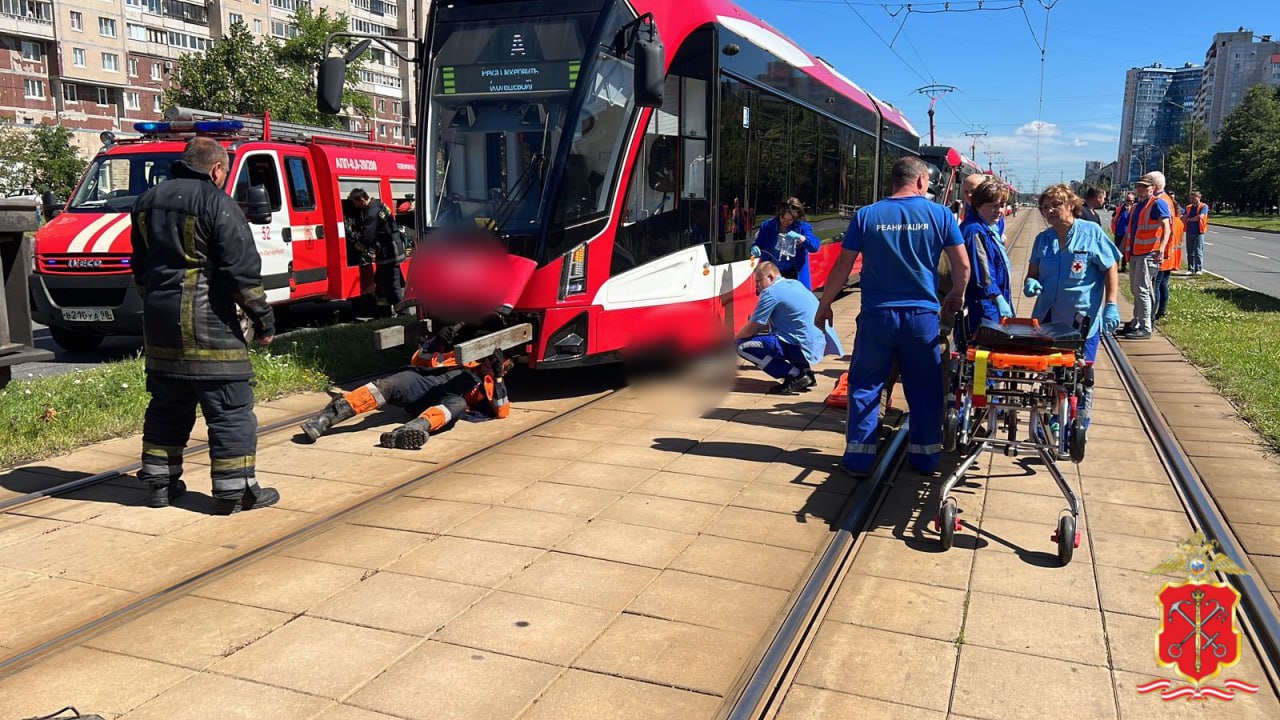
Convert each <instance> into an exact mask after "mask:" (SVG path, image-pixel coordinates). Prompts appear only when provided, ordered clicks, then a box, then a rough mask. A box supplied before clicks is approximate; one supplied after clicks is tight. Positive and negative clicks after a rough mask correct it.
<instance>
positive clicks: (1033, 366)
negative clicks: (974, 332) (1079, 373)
mask: <svg viewBox="0 0 1280 720" xmlns="http://www.w3.org/2000/svg"><path fill="white" fill-rule="evenodd" d="M982 353H985V354H986V355H987V358H988V359H987V362H989V363H990V365H991V367H993V368H995V369H996V370H1032V371H1035V372H1044V371H1045V370H1048V369H1049V368H1051V367H1074V366H1075V364H1076V354H1075V353H1074V352H1069V351H1068V352H1052V353H1045V354H1025V353H1013V352H991V351H989V350H975V349H974V348H969V352H968V354H967V356H968V359H969V361H970V362H975V361H976V358H977V355H978V354H982ZM974 375H975V378H976V376H977V369H976V368H975V369H974ZM984 375H985V369H984ZM974 384H975V385H976V384H977V380H976V379H975V380H974Z"/></svg>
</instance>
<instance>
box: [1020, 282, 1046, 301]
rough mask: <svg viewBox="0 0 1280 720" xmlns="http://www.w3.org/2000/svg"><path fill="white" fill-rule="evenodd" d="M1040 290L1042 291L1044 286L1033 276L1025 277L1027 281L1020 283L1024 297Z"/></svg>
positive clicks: (1035, 293)
mask: <svg viewBox="0 0 1280 720" xmlns="http://www.w3.org/2000/svg"><path fill="white" fill-rule="evenodd" d="M1042 292H1044V286H1043V285H1041V284H1040V281H1039V280H1037V279H1035V278H1027V281H1026V282H1025V283H1023V284H1022V294H1023V296H1025V297H1035V296H1037V295H1039V294H1040V293H1042Z"/></svg>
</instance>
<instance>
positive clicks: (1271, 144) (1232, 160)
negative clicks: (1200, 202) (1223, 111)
mask: <svg viewBox="0 0 1280 720" xmlns="http://www.w3.org/2000/svg"><path fill="white" fill-rule="evenodd" d="M1206 165H1207V167H1206V168H1205V176H1204V188H1205V190H1206V191H1207V192H1208V193H1209V196H1210V197H1212V198H1214V199H1215V200H1218V201H1224V202H1229V203H1232V204H1233V205H1235V206H1236V207H1237V209H1239V210H1241V211H1246V212H1248V211H1253V210H1259V209H1263V208H1266V207H1269V206H1270V205H1272V204H1273V203H1274V201H1275V198H1276V195H1277V193H1278V192H1280V97H1277V91H1275V90H1272V89H1271V88H1269V87H1267V86H1265V85H1256V86H1254V87H1253V88H1251V89H1250V90H1249V92H1248V93H1246V94H1245V97H1244V101H1243V102H1241V103H1240V106H1239V107H1237V108H1236V109H1235V110H1233V111H1232V112H1231V114H1230V115H1227V117H1226V118H1225V119H1224V120H1223V123H1222V133H1221V135H1220V136H1219V138H1218V142H1216V143H1214V145H1213V147H1212V148H1210V149H1209V154H1208V157H1207V162H1206ZM1197 169H1198V168H1197Z"/></svg>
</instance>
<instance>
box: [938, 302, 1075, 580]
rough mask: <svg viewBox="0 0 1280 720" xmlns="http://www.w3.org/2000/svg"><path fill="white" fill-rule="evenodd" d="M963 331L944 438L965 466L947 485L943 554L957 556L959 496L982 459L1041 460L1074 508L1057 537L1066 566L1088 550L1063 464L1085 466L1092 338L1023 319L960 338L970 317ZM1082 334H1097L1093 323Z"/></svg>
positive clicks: (941, 517)
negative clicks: (1079, 550) (999, 455)
mask: <svg viewBox="0 0 1280 720" xmlns="http://www.w3.org/2000/svg"><path fill="white" fill-rule="evenodd" d="M955 327H956V328H957V330H956V332H954V333H953V337H954V338H955V340H953V342H952V343H951V351H950V357H949V359H948V364H947V374H948V383H947V385H948V387H947V402H946V410H945V413H944V416H943V433H942V438H943V446H944V448H945V449H947V450H949V451H950V450H956V449H959V450H960V451H961V452H962V454H963V455H964V459H963V460H962V461H961V463H960V465H959V466H958V467H957V468H956V469H955V471H954V472H952V473H951V474H950V475H949V476H948V477H947V480H946V482H945V483H944V484H943V486H942V494H941V497H940V499H939V506H938V514H937V516H936V518H935V520H934V523H935V527H936V529H937V530H938V532H939V533H940V535H941V538H942V547H943V549H944V550H947V549H950V548H951V546H952V544H953V543H954V542H955V534H956V532H957V531H959V530H960V529H961V528H960V523H959V520H958V519H957V512H958V510H959V508H958V506H957V503H956V499H955V498H954V497H952V495H951V491H952V490H953V489H954V488H955V486H956V484H957V483H958V482H960V480H961V479H962V478H963V477H964V474H965V472H966V471H968V469H969V467H970V466H972V465H973V463H974V462H975V461H976V460H977V459H978V457H979V456H980V455H982V453H984V452H1003V453H1004V454H1005V455H1008V456H1010V457H1016V456H1017V455H1019V454H1023V453H1026V454H1034V455H1036V456H1038V457H1039V458H1040V460H1041V462H1043V463H1044V466H1045V468H1046V469H1047V470H1048V471H1049V474H1050V475H1051V476H1052V477H1053V480H1054V482H1056V483H1057V485H1058V489H1059V490H1061V491H1062V496H1063V498H1064V499H1065V500H1066V503H1067V507H1066V508H1065V509H1064V510H1062V512H1061V513H1059V517H1058V525H1057V529H1056V531H1055V532H1054V534H1053V536H1052V537H1051V539H1052V540H1053V541H1054V542H1056V543H1057V545H1058V559H1059V560H1060V561H1061V562H1062V564H1064V565H1065V564H1067V563H1068V562H1070V561H1071V556H1072V553H1073V551H1074V549H1075V548H1076V547H1079V545H1080V533H1079V532H1078V531H1077V530H1076V528H1077V527H1078V522H1077V521H1078V519H1079V515H1080V501H1079V498H1078V497H1077V496H1076V493H1075V491H1074V490H1073V489H1072V487H1071V485H1070V484H1069V483H1068V482H1067V481H1066V479H1065V478H1064V477H1063V475H1062V471H1061V470H1060V469H1059V468H1058V461H1059V460H1064V459H1067V458H1070V459H1071V461H1072V462H1076V463H1079V462H1080V461H1082V460H1083V459H1084V452H1085V442H1086V439H1087V437H1086V435H1087V424H1086V422H1085V419H1084V418H1083V417H1082V415H1081V411H1082V410H1083V409H1084V404H1085V398H1084V395H1085V388H1086V387H1088V386H1091V385H1092V384H1093V364H1092V363H1091V362H1086V361H1085V359H1084V355H1083V349H1084V342H1085V336H1084V335H1083V334H1082V333H1081V332H1080V331H1079V330H1078V329H1076V327H1075V326H1073V325H1064V324H1048V325H1043V326H1042V325H1040V324H1039V323H1038V322H1037V321H1036V320H1032V319H1021V318H1005V319H1003V320H1002V321H1001V322H1000V323H999V324H997V323H994V322H991V321H988V320H984V321H983V323H982V325H981V326H980V327H979V328H978V329H977V331H976V332H975V333H974V334H973V335H972V336H971V337H964V336H963V335H964V334H963V333H962V332H960V331H959V328H964V327H966V324H965V320H964V319H963V318H957V322H956V325H955ZM1079 327H1085V328H1087V327H1089V325H1088V319H1087V318H1085V319H1084V320H1082V321H1081V323H1079Z"/></svg>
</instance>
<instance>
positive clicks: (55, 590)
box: [0, 577, 137, 710]
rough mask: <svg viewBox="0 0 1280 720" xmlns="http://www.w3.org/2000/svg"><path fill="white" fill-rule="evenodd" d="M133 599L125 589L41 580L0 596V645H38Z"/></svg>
mask: <svg viewBox="0 0 1280 720" xmlns="http://www.w3.org/2000/svg"><path fill="white" fill-rule="evenodd" d="M136 598H137V594H135V593H131V592H128V591H125V590H115V589H112V588H104V587H101V586H97V585H88V584H86V583H79V582H76V581H74V580H66V579H63V578H57V577H53V578H42V579H40V580H37V581H35V582H32V583H29V584H25V585H22V586H20V587H18V588H16V589H14V590H11V591H9V592H7V593H5V594H4V595H0V607H3V608H4V622H3V623H0V645H3V646H5V647H10V648H22V647H25V646H27V645H31V644H34V643H37V642H40V641H42V640H45V639H47V638H48V637H49V636H51V635H54V634H56V633H57V632H59V631H62V630H66V629H67V628H68V627H69V626H71V625H74V624H75V623H76V621H77V620H78V621H81V622H83V621H84V620H88V619H90V618H94V617H98V616H100V615H103V614H105V613H107V612H109V611H111V610H113V609H115V608H117V607H120V606H121V605H124V604H126V603H128V602H129V601H131V600H134V599H136ZM54 709H55V710H56V709H57V708H54Z"/></svg>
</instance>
